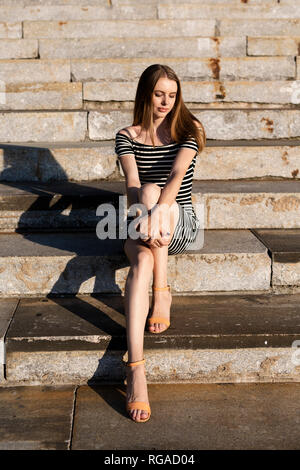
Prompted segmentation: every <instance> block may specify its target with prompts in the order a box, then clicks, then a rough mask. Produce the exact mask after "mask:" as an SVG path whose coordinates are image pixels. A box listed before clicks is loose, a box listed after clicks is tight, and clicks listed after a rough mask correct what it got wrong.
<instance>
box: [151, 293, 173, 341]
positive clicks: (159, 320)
mask: <svg viewBox="0 0 300 470" xmlns="http://www.w3.org/2000/svg"><path fill="white" fill-rule="evenodd" d="M152 290H153V291H155V290H158V291H165V290H168V291H169V292H170V291H171V286H170V285H169V284H168V285H167V286H166V287H152ZM154 323H163V324H164V325H166V327H167V328H165V329H164V330H162V331H151V330H149V329H148V331H149V333H153V334H159V333H163V332H164V331H166V330H167V329H168V328H169V326H170V324H171V323H170V322H169V321H168V320H167V319H166V318H163V317H151V318H148V320H147V325H148V326H152V325H154Z"/></svg>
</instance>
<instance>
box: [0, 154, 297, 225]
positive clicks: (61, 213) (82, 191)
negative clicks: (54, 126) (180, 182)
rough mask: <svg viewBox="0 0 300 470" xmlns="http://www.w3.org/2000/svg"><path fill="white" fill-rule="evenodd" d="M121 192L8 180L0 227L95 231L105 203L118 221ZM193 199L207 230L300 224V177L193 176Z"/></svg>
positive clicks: (114, 187)
mask: <svg viewBox="0 0 300 470" xmlns="http://www.w3.org/2000/svg"><path fill="white" fill-rule="evenodd" d="M200 158H201V156H200V157H199V159H200ZM49 159H50V156H49ZM99 165H100V164H99ZM58 171H59V169H58V170H57V172H58ZM61 171H62V169H61ZM61 176H63V175H61ZM53 177H55V173H53ZM121 196H122V197H126V191H125V182H124V181H113V180H111V181H101V180H100V181H99V180H97V181H86V182H83V181H80V182H70V181H61V182H59V181H57V182H51V181H50V182H48V183H47V182H46V183H44V182H32V183H28V182H23V183H22V182H18V183H17V182H15V183H13V184H12V183H5V182H4V183H1V184H0V214H1V218H0V228H1V231H5V232H11V231H15V230H17V229H22V228H23V229H24V228H27V229H29V230H30V229H33V228H41V229H47V228H48V229H50V228H57V229H58V228H64V229H66V228H68V227H69V228H76V229H79V228H80V227H82V228H84V227H85V228H87V227H90V229H91V230H95V228H96V225H97V223H98V222H99V221H100V219H99V216H98V215H97V214H96V210H97V208H98V206H99V205H100V204H104V203H110V204H112V206H113V207H114V208H115V210H116V215H117V220H116V224H117V226H119V223H120V222H119V215H118V214H119V210H120V208H121V206H120V204H121V200H120V197H121ZM192 201H193V204H194V207H195V210H196V211H197V212H196V213H197V214H198V218H199V220H201V221H202V224H203V227H204V228H206V229H253V228H286V229H288V228H295V229H296V228H300V216H299V206H300V181H242V182H239V181H222V182H218V181H194V182H193V189H192ZM70 206H71V207H70Z"/></svg>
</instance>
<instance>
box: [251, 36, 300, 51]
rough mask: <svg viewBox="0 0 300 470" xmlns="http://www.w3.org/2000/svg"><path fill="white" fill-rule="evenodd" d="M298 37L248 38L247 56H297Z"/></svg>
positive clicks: (299, 39)
mask: <svg viewBox="0 0 300 470" xmlns="http://www.w3.org/2000/svg"><path fill="white" fill-rule="evenodd" d="M299 43H300V36H290V37H286V38H285V37H281V36H271V37H267V38H265V37H256V38H255V37H249V36H248V42H247V54H248V55H249V56H264V55H266V56H282V55H287V56H289V55H294V56H297V55H298V54H299Z"/></svg>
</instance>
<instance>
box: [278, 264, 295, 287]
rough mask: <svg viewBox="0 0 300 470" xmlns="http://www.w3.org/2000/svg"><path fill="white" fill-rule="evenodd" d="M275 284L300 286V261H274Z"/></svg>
mask: <svg viewBox="0 0 300 470" xmlns="http://www.w3.org/2000/svg"><path fill="white" fill-rule="evenodd" d="M272 285H273V286H300V262H299V261H298V262H297V263H295V262H291V263H288V262H286V263H280V262H276V261H274V263H273V270H272Z"/></svg>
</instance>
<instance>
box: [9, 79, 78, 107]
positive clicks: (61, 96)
mask: <svg viewBox="0 0 300 470" xmlns="http://www.w3.org/2000/svg"><path fill="white" fill-rule="evenodd" d="M3 91H4V90H3ZM3 91H2V93H3ZM2 98H3V94H2ZM3 101H5V102H4V103H3ZM81 108H82V84H81V83H80V82H75V83H59V82H52V83H24V84H20V83H9V84H7V85H6V86H5V100H3V99H2V100H1V101H0V109H3V110H6V109H7V110H9V109H11V110H22V109H24V110H36V109H41V110H42V109H54V110H64V109H81Z"/></svg>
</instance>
